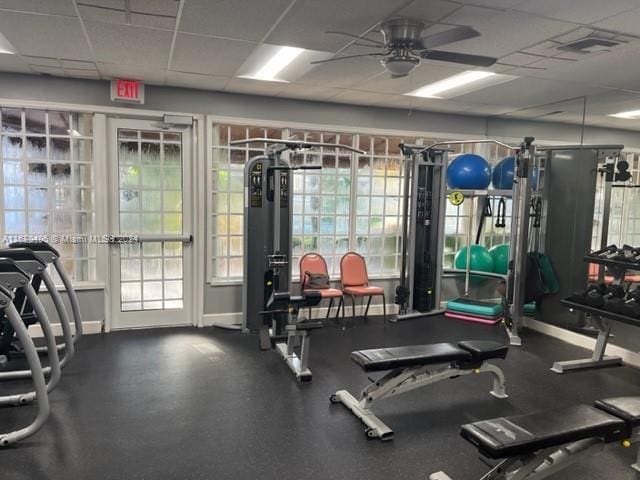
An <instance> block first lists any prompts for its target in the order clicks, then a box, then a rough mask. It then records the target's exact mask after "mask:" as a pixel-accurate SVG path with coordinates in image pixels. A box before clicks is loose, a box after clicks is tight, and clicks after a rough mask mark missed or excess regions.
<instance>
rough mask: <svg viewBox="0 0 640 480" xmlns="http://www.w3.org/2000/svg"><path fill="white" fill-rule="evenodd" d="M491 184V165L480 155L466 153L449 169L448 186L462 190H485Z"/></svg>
mask: <svg viewBox="0 0 640 480" xmlns="http://www.w3.org/2000/svg"><path fill="white" fill-rule="evenodd" d="M490 183H491V165H489V162H487V161H486V160H485V159H484V158H482V157H481V156H480V155H475V154H473V153H465V154H464V155H460V156H458V157H456V158H455V159H453V161H452V162H451V163H450V164H449V166H448V167H447V185H449V188H456V189H460V190H484V189H485V188H487V187H488V186H489V184H490Z"/></svg>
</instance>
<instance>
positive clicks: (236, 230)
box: [209, 125, 416, 281]
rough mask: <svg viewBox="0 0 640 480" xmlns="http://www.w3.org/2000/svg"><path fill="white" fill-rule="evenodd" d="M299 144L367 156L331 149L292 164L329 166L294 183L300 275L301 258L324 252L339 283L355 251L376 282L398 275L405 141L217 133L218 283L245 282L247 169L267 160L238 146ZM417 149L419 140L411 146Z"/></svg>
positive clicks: (258, 149)
mask: <svg viewBox="0 0 640 480" xmlns="http://www.w3.org/2000/svg"><path fill="white" fill-rule="evenodd" d="M260 137H268V138H295V139H298V140H307V141H316V142H327V143H336V144H346V145H350V146H353V147H360V148H361V149H362V150H366V151H367V152H368V155H366V156H358V155H356V154H352V153H350V152H345V151H344V150H337V149H335V148H330V147H325V148H320V149H318V150H317V151H316V150H314V151H313V152H302V153H296V154H295V155H293V156H292V157H290V158H289V160H290V162H292V163H296V164H297V163H305V164H311V165H321V166H322V169H321V170H319V171H318V170H300V171H296V172H294V175H293V198H292V204H293V205H292V206H293V208H292V258H291V263H292V275H293V278H297V277H298V275H299V272H298V263H299V259H300V257H301V256H302V255H303V254H304V253H307V252H312V251H315V252H318V253H320V254H322V255H323V256H324V257H325V258H326V260H327V266H328V269H329V273H330V275H331V276H332V277H334V278H335V277H337V276H338V275H339V272H340V258H341V257H342V255H343V254H345V253H347V252H348V251H356V252H359V253H362V254H363V255H364V256H365V257H366V258H367V266H368V270H369V273H370V274H374V275H375V274H397V273H398V270H399V264H400V255H401V251H402V250H401V248H402V245H401V215H402V181H401V173H402V165H403V161H402V155H401V152H400V149H399V148H398V145H399V143H401V142H402V141H403V139H401V138H395V137H383V136H375V137H374V136H369V135H358V134H353V133H343V132H318V131H306V130H298V129H289V128H268V127H251V126H238V125H214V126H213V128H212V138H211V140H212V141H211V146H212V150H211V158H212V164H211V167H212V169H211V182H210V185H211V199H210V201H211V204H210V209H209V211H210V215H211V216H210V218H211V245H210V258H211V263H210V267H211V271H210V272H211V273H210V275H209V278H211V279H212V280H213V281H226V280H233V279H240V278H242V274H243V264H242V254H243V224H242V222H243V213H244V212H243V207H244V197H243V195H244V194H243V191H244V164H245V162H247V160H248V159H249V158H252V157H253V156H255V155H259V154H262V153H263V152H264V147H265V145H259V144H256V143H253V144H251V145H245V146H240V147H233V148H231V147H230V145H229V142H230V141H231V140H238V139H247V138H260ZM404 141H406V142H412V143H413V142H415V141H416V139H415V138H411V139H404Z"/></svg>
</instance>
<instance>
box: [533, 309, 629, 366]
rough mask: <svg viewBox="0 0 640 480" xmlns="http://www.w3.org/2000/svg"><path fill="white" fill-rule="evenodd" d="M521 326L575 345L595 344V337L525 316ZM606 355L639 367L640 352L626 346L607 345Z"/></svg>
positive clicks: (592, 347) (555, 359) (588, 346)
mask: <svg viewBox="0 0 640 480" xmlns="http://www.w3.org/2000/svg"><path fill="white" fill-rule="evenodd" d="M523 326H525V327H527V328H530V329H531V330H535V331H536V332H539V333H542V334H544V335H548V336H550V337H554V338H557V339H559V340H562V341H563V342H566V343H569V344H571V345H575V346H576V347H582V348H587V349H589V350H593V349H594V347H595V345H596V339H595V338H592V337H588V336H586V335H582V334H580V333H576V332H572V331H571V330H566V329H564V328H560V327H556V326H555V325H551V324H549V323H545V322H541V321H539V320H536V319H534V318H530V317H525V319H524V322H523ZM606 354H607V355H611V356H617V357H621V358H622V360H623V361H624V363H625V365H629V366H632V367H635V368H640V353H638V352H633V351H631V350H627V349H626V348H622V347H618V346H617V345H611V344H609V345H607V350H606ZM550 360H551V361H563V360H571V359H570V358H554V359H550Z"/></svg>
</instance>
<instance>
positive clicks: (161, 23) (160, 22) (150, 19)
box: [131, 13, 176, 31]
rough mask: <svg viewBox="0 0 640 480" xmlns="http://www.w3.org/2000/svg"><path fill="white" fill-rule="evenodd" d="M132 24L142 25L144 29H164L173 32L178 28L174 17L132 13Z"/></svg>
mask: <svg viewBox="0 0 640 480" xmlns="http://www.w3.org/2000/svg"><path fill="white" fill-rule="evenodd" d="M131 23H132V24H133V25H142V26H144V27H153V28H162V29H165V30H172V31H173V29H174V28H175V26H176V19H175V18H174V17H164V16H159V15H147V14H144V15H143V14H140V13H132V14H131Z"/></svg>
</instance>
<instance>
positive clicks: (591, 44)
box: [558, 36, 620, 54]
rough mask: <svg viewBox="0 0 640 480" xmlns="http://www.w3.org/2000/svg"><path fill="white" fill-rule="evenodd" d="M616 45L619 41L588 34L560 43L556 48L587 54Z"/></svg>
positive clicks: (606, 49)
mask: <svg viewBox="0 0 640 480" xmlns="http://www.w3.org/2000/svg"><path fill="white" fill-rule="evenodd" d="M617 45H620V42H616V41H614V40H608V39H604V38H598V37H591V36H590V37H586V38H582V39H580V40H577V41H574V42H571V43H567V44H565V45H561V46H559V47H558V50H563V51H566V52H579V53H584V54H588V53H596V52H608V51H609V50H611V49H612V48H613V47H615V46H617Z"/></svg>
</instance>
